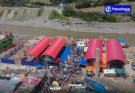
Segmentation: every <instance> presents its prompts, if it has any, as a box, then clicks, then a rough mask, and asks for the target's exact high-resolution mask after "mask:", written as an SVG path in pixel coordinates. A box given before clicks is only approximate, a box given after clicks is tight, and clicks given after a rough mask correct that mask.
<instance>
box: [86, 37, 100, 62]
mask: <svg viewBox="0 0 135 93" xmlns="http://www.w3.org/2000/svg"><path fill="white" fill-rule="evenodd" d="M96 48H99V49H100V60H101V59H102V40H100V39H91V40H90V41H89V45H88V50H87V53H86V56H85V58H86V59H87V60H88V59H95V58H96Z"/></svg>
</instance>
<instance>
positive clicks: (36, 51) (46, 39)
mask: <svg viewBox="0 0 135 93" xmlns="http://www.w3.org/2000/svg"><path fill="white" fill-rule="evenodd" d="M51 41H52V39H51V38H50V37H44V38H42V39H41V40H40V41H39V42H38V43H37V44H36V45H35V46H34V47H32V48H31V49H29V50H28V52H27V53H28V54H30V55H32V56H34V57H37V56H39V54H40V53H41V52H42V51H43V50H44V49H45V48H47V46H48V45H49V43H50V42H51Z"/></svg>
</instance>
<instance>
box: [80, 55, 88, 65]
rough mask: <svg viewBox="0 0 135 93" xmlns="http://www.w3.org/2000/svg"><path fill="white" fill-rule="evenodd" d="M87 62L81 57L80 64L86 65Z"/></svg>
mask: <svg viewBox="0 0 135 93" xmlns="http://www.w3.org/2000/svg"><path fill="white" fill-rule="evenodd" d="M86 64H87V61H86V59H85V58H84V57H82V58H81V60H80V65H86Z"/></svg>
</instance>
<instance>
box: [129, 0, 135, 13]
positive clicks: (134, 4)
mask: <svg viewBox="0 0 135 93" xmlns="http://www.w3.org/2000/svg"><path fill="white" fill-rule="evenodd" d="M127 4H131V5H132V13H135V2H133V1H128V2H127Z"/></svg>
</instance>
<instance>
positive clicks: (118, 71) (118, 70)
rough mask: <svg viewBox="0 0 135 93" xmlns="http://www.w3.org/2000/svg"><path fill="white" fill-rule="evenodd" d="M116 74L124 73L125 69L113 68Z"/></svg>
mask: <svg viewBox="0 0 135 93" xmlns="http://www.w3.org/2000/svg"><path fill="white" fill-rule="evenodd" d="M115 73H116V74H117V75H126V71H125V69H115Z"/></svg>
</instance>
